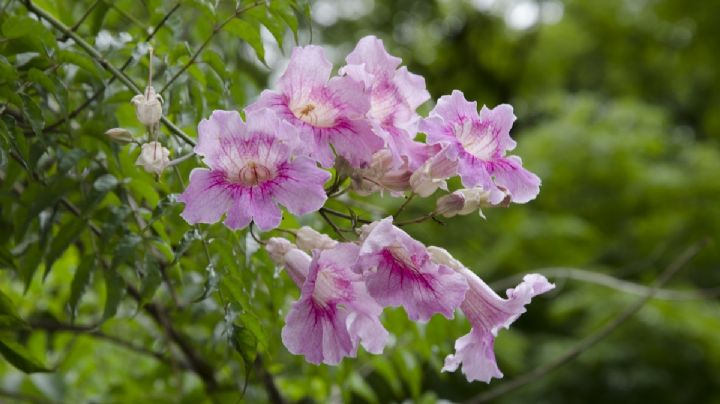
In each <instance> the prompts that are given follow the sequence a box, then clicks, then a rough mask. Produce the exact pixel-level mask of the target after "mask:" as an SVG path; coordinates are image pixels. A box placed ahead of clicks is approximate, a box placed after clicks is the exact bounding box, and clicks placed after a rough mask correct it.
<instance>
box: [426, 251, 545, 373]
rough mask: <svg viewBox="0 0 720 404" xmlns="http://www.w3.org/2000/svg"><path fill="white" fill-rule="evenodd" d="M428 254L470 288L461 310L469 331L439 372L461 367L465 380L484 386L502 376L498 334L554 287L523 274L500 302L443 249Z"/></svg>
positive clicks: (469, 271)
mask: <svg viewBox="0 0 720 404" xmlns="http://www.w3.org/2000/svg"><path fill="white" fill-rule="evenodd" d="M428 251H429V252H430V254H431V255H432V258H433V261H435V262H437V263H442V264H445V265H447V266H449V267H451V268H453V269H454V270H456V271H458V273H459V274H461V275H462V276H463V277H465V279H466V280H467V282H468V285H469V286H470V289H468V291H467V294H466V295H465V300H464V301H463V302H462V305H461V306H460V309H461V310H462V311H463V313H464V314H465V317H467V319H468V320H469V321H470V324H472V330H470V333H468V334H466V335H465V336H463V337H460V338H458V340H457V341H456V342H455V354H453V355H448V357H447V358H445V366H443V369H442V370H443V371H450V372H452V371H455V370H457V368H458V367H459V366H460V365H462V372H463V374H465V376H466V377H467V379H468V381H474V380H480V381H483V382H486V383H487V382H489V381H490V379H492V378H493V377H496V378H501V377H503V374H502V373H501V372H500V369H498V366H497V363H496V362H495V352H494V351H493V344H494V343H495V337H496V336H497V333H498V331H499V330H500V329H501V328H508V327H510V325H511V324H512V323H513V322H514V321H515V320H517V318H518V317H520V315H521V314H522V313H525V311H526V309H525V305H527V304H529V303H530V301H531V300H532V298H533V297H535V296H537V295H539V294H542V293H545V292H547V291H549V290H551V289H553V288H554V287H555V285H553V284H551V283H550V282H548V280H547V279H545V277H544V276H542V275H537V274H530V275H526V276H525V277H524V278H523V281H522V283H520V284H519V285H518V286H516V287H515V288H513V289H508V290H507V292H506V294H507V299H503V298H502V297H500V296H498V295H497V294H496V293H495V292H494V291H493V290H492V289H490V287H489V286H488V285H487V284H486V283H485V282H483V280H482V279H480V277H478V276H477V275H476V274H475V273H474V272H472V271H471V270H469V269H468V268H466V267H465V266H464V265H462V264H461V263H460V262H458V261H457V260H455V259H454V258H452V256H450V254H449V253H448V252H447V251H445V250H444V249H442V248H439V247H432V246H431V247H428Z"/></svg>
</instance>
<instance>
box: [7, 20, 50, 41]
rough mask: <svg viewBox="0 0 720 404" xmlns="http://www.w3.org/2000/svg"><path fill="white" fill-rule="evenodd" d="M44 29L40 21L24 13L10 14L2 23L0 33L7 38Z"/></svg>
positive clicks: (18, 36)
mask: <svg viewBox="0 0 720 404" xmlns="http://www.w3.org/2000/svg"><path fill="white" fill-rule="evenodd" d="M44 29H45V27H43V26H42V24H41V23H40V22H38V21H37V20H33V19H32V18H30V17H27V16H24V15H15V16H10V18H8V19H7V20H5V22H4V23H3V25H2V33H3V35H4V36H5V37H6V38H8V39H13V38H20V37H22V36H25V35H31V34H33V33H36V32H38V30H44Z"/></svg>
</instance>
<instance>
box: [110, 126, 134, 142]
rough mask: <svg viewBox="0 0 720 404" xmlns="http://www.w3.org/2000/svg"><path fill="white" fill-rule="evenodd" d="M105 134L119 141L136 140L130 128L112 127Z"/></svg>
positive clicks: (114, 140)
mask: <svg viewBox="0 0 720 404" xmlns="http://www.w3.org/2000/svg"><path fill="white" fill-rule="evenodd" d="M105 135H106V136H109V137H110V139H111V140H112V141H113V142H117V143H122V144H125V143H132V142H133V141H135V139H134V138H133V135H132V133H130V131H129V130H127V129H123V128H112V129H108V130H107V131H105Z"/></svg>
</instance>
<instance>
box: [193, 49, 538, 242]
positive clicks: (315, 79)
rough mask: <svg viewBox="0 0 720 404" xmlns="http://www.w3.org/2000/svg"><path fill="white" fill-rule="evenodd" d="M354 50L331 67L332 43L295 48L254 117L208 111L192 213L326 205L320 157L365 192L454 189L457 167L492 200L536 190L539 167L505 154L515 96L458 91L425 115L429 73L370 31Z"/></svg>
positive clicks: (260, 213)
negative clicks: (493, 98)
mask: <svg viewBox="0 0 720 404" xmlns="http://www.w3.org/2000/svg"><path fill="white" fill-rule="evenodd" d="M346 62H347V64H346V65H345V66H343V67H341V68H340V69H339V75H337V76H334V77H331V73H332V64H331V63H330V61H329V60H328V58H327V56H326V55H325V51H324V49H323V48H321V47H319V46H313V45H310V46H305V47H299V48H296V49H295V50H294V51H293V52H292V56H291V58H290V63H289V65H288V67H287V70H286V71H285V72H284V74H283V75H282V76H281V77H280V80H279V83H278V88H277V90H265V91H263V93H262V94H261V95H260V97H259V98H258V100H257V101H256V102H255V103H253V104H251V105H249V106H248V107H247V108H245V115H246V121H245V122H243V120H242V118H241V117H240V114H239V113H237V112H227V111H215V112H214V113H213V114H212V115H211V116H210V118H209V119H207V120H203V121H202V122H201V123H200V125H199V127H198V132H199V139H198V145H197V146H196V148H195V152H196V153H197V154H198V155H200V156H202V157H203V158H204V162H205V163H206V164H207V165H208V167H209V170H208V169H196V170H194V171H193V173H192V175H191V177H190V185H189V186H188V189H187V190H186V191H185V192H184V193H183V194H182V196H181V198H180V200H181V201H183V202H185V203H186V207H185V212H184V213H183V217H184V218H185V219H186V220H187V221H188V222H190V223H213V222H217V221H218V220H220V219H221V217H222V216H223V215H224V214H226V218H225V224H226V225H227V226H228V227H231V228H233V229H238V228H241V227H245V226H247V225H248V224H249V223H250V221H251V220H252V221H254V222H255V223H256V224H257V225H258V227H259V228H260V229H263V230H269V229H272V228H274V227H276V226H278V224H279V223H280V218H281V213H280V209H279V208H278V204H280V205H283V206H285V208H287V209H288V211H290V213H292V214H297V215H303V214H306V213H310V212H313V211H317V210H318V209H320V207H322V206H323V203H324V202H325V196H324V191H323V189H322V185H323V182H324V181H325V180H327V179H328V178H329V175H328V174H326V173H325V172H324V171H323V170H322V169H321V167H322V168H329V167H333V166H334V167H335V168H336V170H337V172H338V173H342V174H346V175H347V176H348V177H350V178H351V180H352V181H351V183H352V186H353V188H354V190H355V191H356V192H357V193H358V194H361V195H367V194H369V193H373V192H382V191H388V192H389V193H390V194H391V195H402V194H403V193H404V192H405V191H412V192H414V193H415V194H417V195H419V196H422V197H427V196H430V195H431V194H432V193H433V192H435V190H436V189H437V188H443V189H447V185H446V181H447V180H448V179H449V178H450V177H453V176H456V175H459V176H460V178H461V179H462V183H463V185H464V186H466V187H468V188H471V189H476V190H477V191H476V192H475V193H474V194H478V193H483V194H484V195H485V196H484V198H483V201H484V202H485V203H486V204H488V205H489V206H492V205H498V204H500V203H502V202H503V201H512V202H517V203H524V202H527V201H529V200H531V199H533V198H534V197H535V196H536V195H537V193H538V192H539V186H540V180H539V178H538V177H537V176H535V175H534V174H532V173H530V172H529V171H527V170H525V169H524V168H523V167H522V163H521V161H520V158H519V157H517V156H506V155H505V154H506V152H507V151H509V150H512V149H513V148H514V147H515V142H514V141H513V140H512V139H511V138H510V128H511V126H512V124H513V121H514V120H515V116H514V115H513V112H512V107H510V106H509V105H500V106H498V107H496V108H494V109H487V108H486V107H483V108H482V110H481V111H480V112H479V113H478V110H477V105H476V103H475V102H469V101H467V100H466V99H465V97H464V96H463V94H462V93H461V92H460V91H454V92H453V93H452V94H451V95H449V96H444V97H441V98H440V99H439V100H438V102H437V106H436V107H435V109H433V110H432V112H430V115H429V117H427V118H422V117H421V116H420V115H419V114H418V113H417V111H416V110H417V108H418V107H419V106H420V105H421V104H423V103H424V102H426V101H427V100H428V99H429V98H430V94H429V93H428V91H427V90H426V89H425V80H424V79H423V78H422V77H421V76H419V75H416V74H413V73H410V72H409V71H408V69H407V68H406V67H404V66H402V67H400V63H401V60H400V59H399V58H397V57H394V56H392V55H390V54H389V53H388V52H387V51H386V50H385V47H384V46H383V43H382V41H381V40H379V39H377V38H375V37H372V36H368V37H365V38H363V39H361V40H360V42H359V43H358V44H357V46H356V48H355V49H354V50H353V51H352V52H351V53H350V54H349V55H348V56H347V58H346ZM418 131H423V132H425V133H426V135H427V140H426V142H425V143H422V142H419V141H417V140H415V137H416V136H417V134H418ZM316 165H317V166H318V167H316ZM458 195H464V194H462V193H461V194H458ZM456 199H457V198H456ZM456 202H457V201H456ZM456 204H457V206H458V208H457V209H455V210H447V204H444V205H445V206H444V207H443V211H442V212H441V214H444V215H446V216H452V215H455V214H466V213H468V212H469V211H474V210H476V209H477V208H479V207H480V206H481V205H480V203H474V204H473V203H471V204H463V203H461V202H457V203H456ZM470 206H474V208H470Z"/></svg>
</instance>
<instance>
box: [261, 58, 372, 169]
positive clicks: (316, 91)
mask: <svg viewBox="0 0 720 404" xmlns="http://www.w3.org/2000/svg"><path fill="white" fill-rule="evenodd" d="M331 70H332V64H331V63H330V61H328V59H327V57H326V56H325V51H324V50H323V48H321V47H319V46H313V45H309V46H305V47H299V48H295V49H294V50H293V52H292V56H291V57H290V64H289V65H288V67H287V70H285V73H283V75H282V77H280V81H279V83H278V87H279V91H272V90H265V91H263V92H262V94H260V98H259V99H258V100H257V101H256V102H255V103H254V104H252V105H250V106H248V107H247V111H256V110H261V109H265V108H269V109H271V110H273V111H276V112H277V114H278V116H279V117H280V118H282V119H285V120H287V121H288V122H290V124H292V125H293V126H294V127H296V128H297V130H298V141H299V144H300V145H301V146H302V147H303V148H304V149H305V153H306V154H307V155H309V156H310V157H312V158H314V159H315V160H317V161H318V162H320V163H321V164H322V165H323V166H325V167H329V166H331V165H332V164H333V161H334V158H335V157H334V155H333V149H332V148H331V145H332V147H333V148H334V149H335V151H336V152H337V153H338V154H339V155H341V156H343V157H345V158H346V159H347V160H348V161H349V162H350V164H352V165H353V166H354V167H361V166H364V165H366V164H369V163H370V160H371V158H372V155H373V153H374V152H376V151H377V150H379V149H380V148H381V147H382V145H383V141H382V139H380V138H379V137H378V136H376V135H375V134H374V133H373V131H372V128H371V127H370V124H369V123H368V121H367V120H366V119H365V114H366V113H367V111H368V109H369V108H370V102H369V97H368V95H367V94H366V92H365V89H364V85H363V83H361V82H359V81H356V80H353V79H352V78H350V77H333V78H332V79H329V77H330V73H331Z"/></svg>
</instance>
